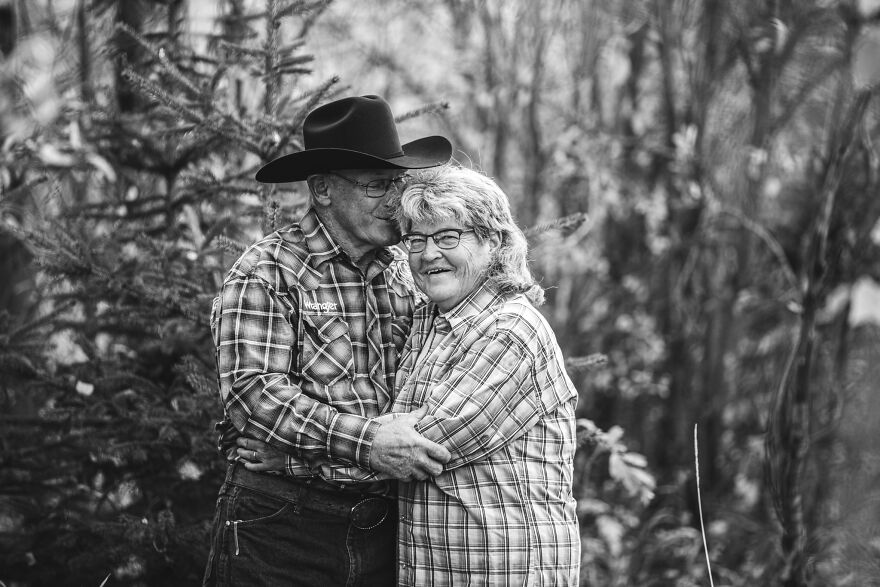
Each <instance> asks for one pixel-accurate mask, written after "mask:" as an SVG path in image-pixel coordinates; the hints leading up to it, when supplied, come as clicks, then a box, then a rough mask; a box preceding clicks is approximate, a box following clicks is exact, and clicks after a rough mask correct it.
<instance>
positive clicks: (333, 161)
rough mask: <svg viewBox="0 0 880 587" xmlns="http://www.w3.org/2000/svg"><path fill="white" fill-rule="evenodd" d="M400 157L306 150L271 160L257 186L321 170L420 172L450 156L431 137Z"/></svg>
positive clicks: (441, 140)
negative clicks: (415, 170) (410, 170)
mask: <svg viewBox="0 0 880 587" xmlns="http://www.w3.org/2000/svg"><path fill="white" fill-rule="evenodd" d="M401 150H402V151H403V153H404V154H403V155H402V156H400V157H390V158H382V157H377V156H375V155H369V154H367V153H362V152H360V151H352V150H349V149H334V148H324V149H306V150H304V151H297V152H296V153H290V154H288V155H282V156H281V157H278V158H277V159H273V160H272V161H270V162H269V163H267V164H266V165H264V166H263V167H261V168H260V170H259V171H257V175H256V180H257V181H259V182H261V183H285V182H289V181H303V180H305V179H306V178H307V177H308V176H310V175H313V174H315V173H321V172H324V171H335V170H343V169H424V168H426V167H436V166H437V165H443V164H444V163H446V162H448V161H449V158H450V157H452V144H451V143H450V142H449V140H448V139H447V138H446V137H441V136H431V137H424V138H421V139H417V140H415V141H412V142H410V143H406V144H405V145H402V146H401Z"/></svg>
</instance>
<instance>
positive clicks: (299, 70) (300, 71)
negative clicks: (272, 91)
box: [253, 66, 312, 80]
mask: <svg viewBox="0 0 880 587" xmlns="http://www.w3.org/2000/svg"><path fill="white" fill-rule="evenodd" d="M253 73H255V74H257V73H259V72H256V71H255V72H253ZM310 73H312V70H311V69H307V68H305V67H280V66H275V67H274V68H273V69H272V72H271V73H267V74H263V76H262V78H261V79H264V80H265V79H268V78H269V76H279V77H280V76H282V75H308V74H310Z"/></svg>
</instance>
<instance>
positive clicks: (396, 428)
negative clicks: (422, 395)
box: [370, 405, 452, 481]
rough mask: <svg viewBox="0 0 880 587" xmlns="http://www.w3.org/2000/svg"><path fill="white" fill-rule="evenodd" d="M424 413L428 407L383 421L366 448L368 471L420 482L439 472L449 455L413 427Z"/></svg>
mask: <svg viewBox="0 0 880 587" xmlns="http://www.w3.org/2000/svg"><path fill="white" fill-rule="evenodd" d="M427 413H428V406H426V405H425V406H422V407H421V408H419V409H418V410H415V411H414V412H410V413H408V414H402V415H398V416H397V417H396V418H394V419H393V420H391V421H390V422H383V423H382V425H381V426H380V427H379V430H378V431H377V432H376V436H374V437H373V446H372V448H371V449H370V468H371V469H372V470H374V471H376V472H378V473H385V474H387V475H390V476H391V477H393V478H395V479H401V480H404V481H409V480H412V479H418V480H420V481H421V480H424V479H427V478H428V477H431V476H433V475H439V474H440V473H442V472H443V465H444V464H445V463H448V462H449V459H451V458H452V454H451V453H450V452H449V451H448V450H446V449H445V448H444V447H443V446H441V445H439V444H437V443H436V442H431V441H430V440H428V439H427V438H425V437H424V436H422V435H421V434H419V433H418V432H416V431H415V429H414V428H413V427H414V426H415V425H416V424H417V423H418V421H419V420H421V419H422V418H424V417H425V414H427Z"/></svg>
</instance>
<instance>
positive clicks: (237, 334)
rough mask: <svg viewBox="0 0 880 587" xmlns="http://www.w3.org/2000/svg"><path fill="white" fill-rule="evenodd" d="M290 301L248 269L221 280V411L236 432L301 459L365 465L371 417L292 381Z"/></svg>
mask: <svg viewBox="0 0 880 587" xmlns="http://www.w3.org/2000/svg"><path fill="white" fill-rule="evenodd" d="M292 311H296V308H293V307H292V305H291V304H290V302H289V301H288V299H287V298H286V293H285V294H283V295H279V294H278V293H277V292H275V291H273V290H272V288H271V287H270V286H269V285H268V284H267V283H266V282H265V281H263V280H262V279H260V277H258V276H256V275H254V274H247V275H243V276H239V277H237V278H235V279H232V280H230V281H228V282H227V283H226V284H225V285H224V287H223V291H222V292H221V298H220V307H219V311H218V316H217V320H218V322H217V326H216V328H217V333H216V336H217V367H218V370H219V373H220V393H221V397H222V399H223V403H224V406H225V408H226V414H227V416H228V417H229V419H230V420H231V421H232V424H233V425H234V426H235V428H236V429H237V430H239V431H240V432H241V433H242V434H243V435H244V436H247V437H249V438H253V439H256V440H262V441H265V442H267V443H269V444H270V445H272V446H274V447H276V448H277V449H279V450H282V451H284V452H288V453H291V454H294V455H296V456H299V457H301V458H303V459H318V460H320V459H325V458H331V459H334V460H339V461H342V462H347V463H352V464H355V465H358V466H361V467H364V468H366V467H367V466H369V462H370V446H371V442H372V440H373V437H374V436H375V434H376V431H377V430H378V428H379V424H377V423H375V422H373V421H371V420H370V419H369V418H365V417H362V416H358V415H355V414H345V413H341V412H339V411H338V410H336V409H335V408H333V407H332V406H329V405H327V404H324V403H321V402H319V401H316V400H314V399H312V398H310V397H309V396H307V395H306V394H305V393H303V391H302V389H301V388H300V386H299V385H298V384H297V383H296V382H295V381H294V380H293V378H292V375H291V373H290V370H291V369H292V368H293V365H294V364H295V361H296V356H295V353H296V352H297V346H298V345H297V338H296V332H295V331H294V330H293V328H292V327H291V324H290V322H289V320H288V316H289V315H290V313H291V312H292Z"/></svg>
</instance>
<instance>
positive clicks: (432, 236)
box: [400, 228, 477, 253]
mask: <svg viewBox="0 0 880 587" xmlns="http://www.w3.org/2000/svg"><path fill="white" fill-rule="evenodd" d="M444 232H453V233H455V235H456V237H457V238H456V239H455V244H454V245H452V246H451V247H444V246H443V245H441V244H440V241H438V240H437V235H439V234H443V233H444ZM469 232H474V233H475V232H477V231H476V230H474V229H473V228H471V229H469V230H464V229H461V228H444V229H443V230H438V231H437V232H435V233H434V234H422V233H421V232H408V233H406V234H404V235H401V237H400V240H401V242H402V243H403V245H404V246H405V247H406V250H407V251H409V252H410V253H421V252H422V251H424V250H425V249H427V248H428V238H430V239H431V240H432V241H434V244H435V245H437V248H438V249H442V250H444V251H449V250H451V249H454V248H455V247H457V246H458V245H459V243H460V242H461V235H463V234H467V233H469ZM414 236H421V237H424V238H425V246H424V247H422V248H420V249H418V250H413V248H412V247H411V246H410V245H409V244H408V243H407V239H409V238H410V237H414Z"/></svg>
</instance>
